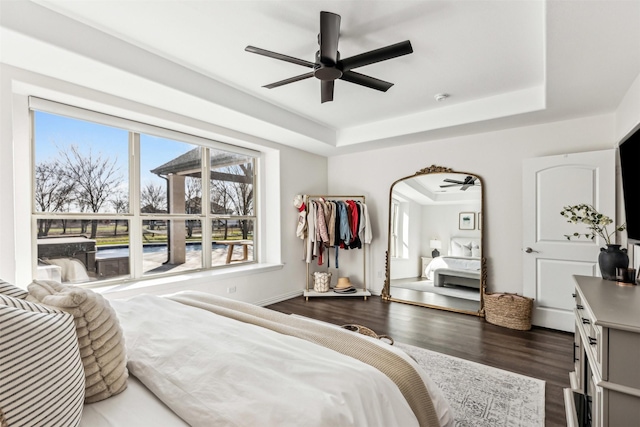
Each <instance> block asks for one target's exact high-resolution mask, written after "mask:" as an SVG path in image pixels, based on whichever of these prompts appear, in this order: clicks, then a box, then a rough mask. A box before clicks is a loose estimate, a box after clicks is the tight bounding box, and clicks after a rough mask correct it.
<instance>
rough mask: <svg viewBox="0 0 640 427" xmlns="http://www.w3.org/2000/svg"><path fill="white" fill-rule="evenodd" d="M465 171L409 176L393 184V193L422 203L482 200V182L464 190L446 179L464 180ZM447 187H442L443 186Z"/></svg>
mask: <svg viewBox="0 0 640 427" xmlns="http://www.w3.org/2000/svg"><path fill="white" fill-rule="evenodd" d="M466 177H467V174H464V173H432V174H427V175H418V176H414V177H408V178H406V179H403V180H402V181H399V182H396V183H394V185H393V195H394V197H397V198H399V199H401V200H405V201H408V200H411V201H413V202H416V203H418V204H420V205H433V204H460V203H465V202H467V203H468V202H480V200H481V199H482V182H481V181H480V180H479V179H478V181H477V184H476V185H473V186H471V187H467V189H466V190H462V187H461V186H458V185H453V186H452V185H451V183H450V182H446V181H445V179H449V180H454V181H464V180H465V178H466ZM443 185H444V186H445V187H442V186H443Z"/></svg>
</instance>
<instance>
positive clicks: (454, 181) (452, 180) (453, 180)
mask: <svg viewBox="0 0 640 427" xmlns="http://www.w3.org/2000/svg"><path fill="white" fill-rule="evenodd" d="M443 181H444V182H453V183H454V184H459V185H462V184H464V183H465V182H466V181H457V180H455V179H450V178H446V179H443Z"/></svg>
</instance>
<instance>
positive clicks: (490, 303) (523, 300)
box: [484, 293, 533, 331]
mask: <svg viewBox="0 0 640 427" xmlns="http://www.w3.org/2000/svg"><path fill="white" fill-rule="evenodd" d="M532 309H533V299H532V298H527V297H524V296H521V295H517V294H507V293H504V294H502V293H500V294H485V296H484V315H485V319H486V320H487V322H489V323H492V324H494V325H498V326H504V327H505V328H510V329H517V330H520V331H528V330H529V329H531V311H532Z"/></svg>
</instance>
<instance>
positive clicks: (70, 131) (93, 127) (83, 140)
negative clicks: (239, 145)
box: [34, 111, 195, 185]
mask: <svg viewBox="0 0 640 427" xmlns="http://www.w3.org/2000/svg"><path fill="white" fill-rule="evenodd" d="M34 129H35V141H36V143H35V145H36V149H35V160H36V164H38V163H40V162H43V161H47V160H54V159H56V158H60V151H61V150H66V149H68V147H69V146H70V145H72V144H76V145H78V146H79V147H80V151H81V152H82V153H83V154H88V151H89V148H91V151H92V154H93V155H94V156H95V155H97V154H101V155H102V156H103V157H110V158H112V159H116V162H117V165H118V168H119V172H120V174H121V175H122V177H123V184H124V185H126V182H127V181H128V174H129V172H128V131H126V130H123V129H118V128H114V127H110V126H105V125H101V124H96V123H92V122H87V121H84V120H78V119H72V118H68V117H63V116H58V115H55V114H49V113H43V112H40V111H36V112H35V125H34ZM194 147H195V146H194V145H191V144H187V143H183V142H178V141H174V140H170V139H165V138H159V137H155V136H151V135H144V134H142V135H141V136H140V150H141V154H140V157H141V159H140V161H141V163H140V166H141V167H140V171H141V172H140V174H141V182H142V185H145V184H147V183H148V182H153V183H155V184H163V185H164V183H165V181H164V180H162V179H160V178H158V177H157V176H156V175H154V174H152V173H151V172H150V170H152V169H155V168H156V167H158V166H160V165H162V164H164V163H166V162H168V161H169V160H172V159H174V158H176V157H178V156H179V155H181V154H184V153H186V152H187V151H189V150H191V149H193V148H194Z"/></svg>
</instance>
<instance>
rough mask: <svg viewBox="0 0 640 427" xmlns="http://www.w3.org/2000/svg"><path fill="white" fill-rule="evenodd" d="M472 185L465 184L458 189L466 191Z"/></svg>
mask: <svg viewBox="0 0 640 427" xmlns="http://www.w3.org/2000/svg"><path fill="white" fill-rule="evenodd" d="M472 185H473V184H465V185H463V186H462V187H460V190H462V191H467V188H469V187H471V186H472Z"/></svg>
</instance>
